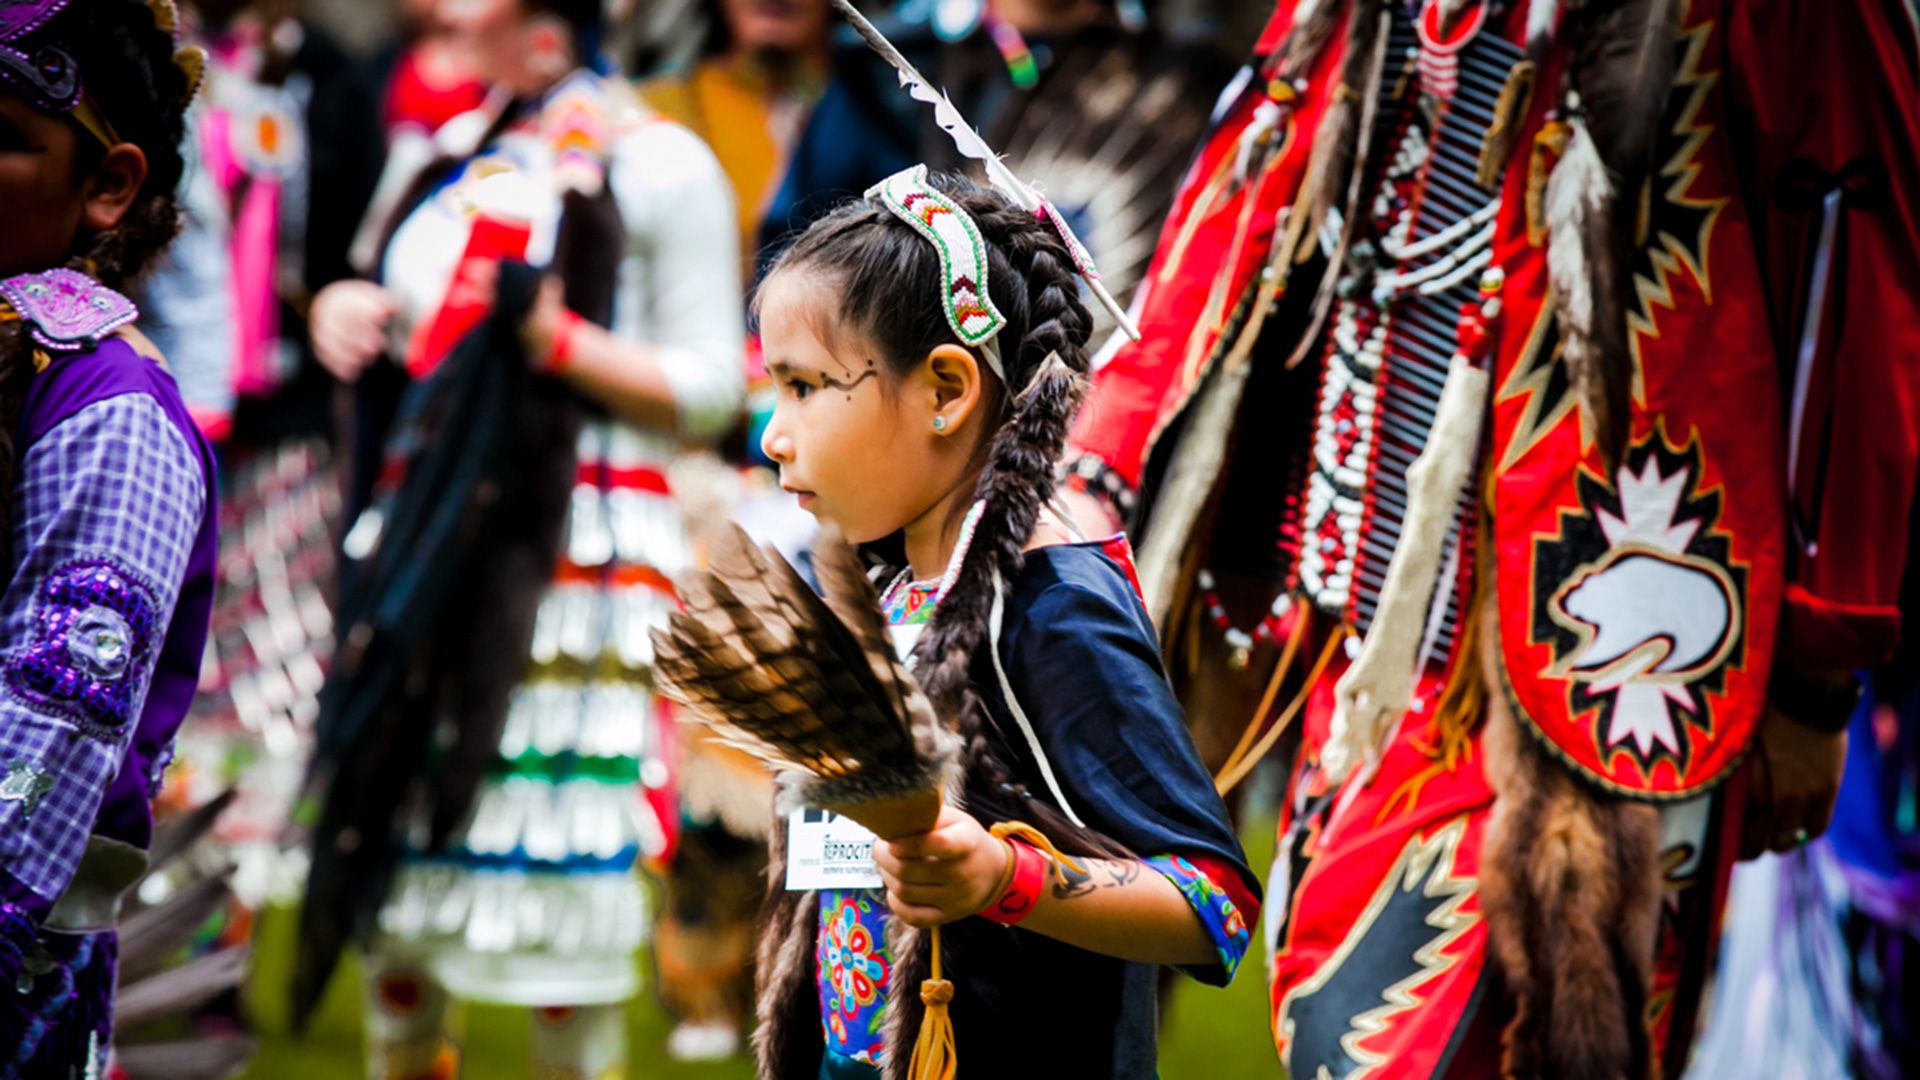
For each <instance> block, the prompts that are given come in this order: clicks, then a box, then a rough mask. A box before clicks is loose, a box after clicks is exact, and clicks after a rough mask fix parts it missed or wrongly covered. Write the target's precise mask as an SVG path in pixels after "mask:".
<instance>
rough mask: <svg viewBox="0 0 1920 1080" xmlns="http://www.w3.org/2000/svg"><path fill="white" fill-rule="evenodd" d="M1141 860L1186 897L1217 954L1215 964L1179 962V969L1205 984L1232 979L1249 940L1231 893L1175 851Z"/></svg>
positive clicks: (1220, 982) (1220, 984) (1243, 916)
mask: <svg viewBox="0 0 1920 1080" xmlns="http://www.w3.org/2000/svg"><path fill="white" fill-rule="evenodd" d="M1141 861H1142V862H1144V863H1146V865H1147V868H1148V869H1150V870H1153V871H1155V872H1157V873H1159V874H1160V875H1161V876H1163V877H1165V878H1166V879H1167V880H1168V881H1171V882H1173V884H1174V887H1175V888H1177V889H1179V890H1180V895H1181V896H1184V897H1186V898H1187V903H1188V904H1191V905H1192V906H1193V912H1194V914H1195V915H1198V916H1199V917H1200V924H1201V925H1202V926H1205V927H1206V929H1207V936H1208V937H1210V938H1212V939H1213V947H1214V951H1215V952H1217V953H1219V955H1220V966H1219V967H1218V968H1214V967H1212V966H1204V967H1202V966H1183V967H1182V968H1181V969H1180V970H1182V971H1184V972H1186V973H1187V974H1188V975H1191V976H1193V977H1194V978H1195V979H1198V980H1199V981H1201V982H1203V983H1207V984H1209V985H1214V986H1225V985H1227V984H1228V983H1230V982H1232V981H1233V973H1234V972H1235V971H1236V970H1238V969H1239V967H1240V959H1241V957H1243V956H1245V955H1246V954H1247V944H1248V943H1249V942H1250V941H1251V940H1252V935H1251V933H1249V931H1248V929H1247V921H1246V916H1245V915H1244V914H1242V912H1241V911H1240V907H1239V905H1237V904H1235V903H1234V902H1233V897H1231V896H1229V895H1228V894H1227V891H1226V890H1225V889H1223V888H1221V887H1220V886H1219V885H1217V884H1215V883H1214V881H1213V879H1212V878H1210V877H1208V876H1207V875H1206V873H1205V872H1203V871H1202V870H1201V869H1200V868H1199V867H1197V866H1195V865H1194V864H1193V863H1192V862H1190V861H1189V860H1187V859H1184V858H1182V857H1180V856H1178V855H1155V856H1154V857H1152V858H1150V859H1142V860H1141Z"/></svg>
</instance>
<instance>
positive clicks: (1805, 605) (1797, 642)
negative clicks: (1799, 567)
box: [1780, 585, 1900, 669]
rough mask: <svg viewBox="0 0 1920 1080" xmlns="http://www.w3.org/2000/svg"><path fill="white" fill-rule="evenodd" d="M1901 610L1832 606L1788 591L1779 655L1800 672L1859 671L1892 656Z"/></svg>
mask: <svg viewBox="0 0 1920 1080" xmlns="http://www.w3.org/2000/svg"><path fill="white" fill-rule="evenodd" d="M1899 640H1900V609H1899V608H1898V607H1896V606H1893V605H1889V604H1837V603H1834V602H1832V601H1829V600H1825V599H1823V598H1821V597H1819V596H1817V595H1815V594H1814V593H1813V592H1812V591H1811V590H1809V589H1807V588H1806V587H1805V586H1803V585H1789V586H1787V604H1786V609H1785V611H1784V613H1783V617H1782V620H1781V625H1780V655H1781V656H1782V657H1784V658H1789V659H1791V660H1792V662H1793V663H1795V664H1797V665H1799V666H1800V667H1802V668H1807V669H1813V668H1849V669H1852V668H1862V667H1870V666H1872V665H1874V664H1878V663H1880V662H1881V661H1883V660H1886V659H1887V658H1888V657H1891V656H1892V655H1893V648H1894V646H1895V645H1896V644H1898V643H1899Z"/></svg>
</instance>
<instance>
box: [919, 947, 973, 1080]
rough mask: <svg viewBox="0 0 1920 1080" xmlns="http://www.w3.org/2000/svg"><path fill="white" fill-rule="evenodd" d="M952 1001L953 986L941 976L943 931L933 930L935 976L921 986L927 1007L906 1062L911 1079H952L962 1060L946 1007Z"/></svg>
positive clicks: (923, 1001)
mask: <svg viewBox="0 0 1920 1080" xmlns="http://www.w3.org/2000/svg"><path fill="white" fill-rule="evenodd" d="M952 1001H953V983H951V982H948V981H947V980H946V979H945V978H942V977H941V973H940V928H939V927H937V926H936V927H934V928H933V977H932V978H929V979H926V980H924V981H923V982H921V984H920V1002H921V1004H923V1005H925V1006H926V1007H927V1012H926V1015H925V1016H923V1017H921V1019H920V1034H919V1036H918V1037H917V1038H915V1039H914V1040H913V1057H912V1059H910V1060H909V1061H908V1062H907V1075H908V1076H909V1077H911V1078H912V1080H953V1078H954V1076H955V1075H956V1074H957V1073H958V1072H959V1069H960V1059H959V1054H958V1052H957V1049H956V1044H955V1042H954V1038H953V1017H952V1016H951V1015H949V1014H948V1012H947V1005H948V1004H949V1003H950V1002H952Z"/></svg>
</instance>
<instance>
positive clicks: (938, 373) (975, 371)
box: [920, 345, 986, 435]
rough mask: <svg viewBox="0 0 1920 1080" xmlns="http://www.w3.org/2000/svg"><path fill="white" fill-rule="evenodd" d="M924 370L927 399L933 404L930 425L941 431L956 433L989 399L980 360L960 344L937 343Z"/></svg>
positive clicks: (921, 369) (923, 366)
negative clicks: (982, 402) (982, 380)
mask: <svg viewBox="0 0 1920 1080" xmlns="http://www.w3.org/2000/svg"><path fill="white" fill-rule="evenodd" d="M920 372H921V375H922V376H923V378H924V380H925V382H926V386H925V387H924V389H925V391H926V394H925V398H924V400H926V401H928V402H929V403H930V404H931V406H932V413H931V416H930V417H929V419H928V423H929V425H930V426H931V427H932V429H933V431H935V432H936V433H938V434H940V435H953V434H955V433H956V432H958V431H959V430H960V429H961V428H963V427H965V426H966V424H967V421H968V420H969V419H971V418H972V417H973V415H974V413H975V412H976V411H977V410H978V409H979V407H980V403H981V401H983V400H984V399H985V391H986V387H985V386H984V385H983V384H982V382H981V374H980V361H979V360H977V359H975V358H974V355H973V353H972V352H971V351H969V350H967V349H963V348H961V347H960V346H958V345H937V346H935V347H934V349H933V351H932V352H930V353H928V354H927V360H926V363H924V364H922V365H921V367H920Z"/></svg>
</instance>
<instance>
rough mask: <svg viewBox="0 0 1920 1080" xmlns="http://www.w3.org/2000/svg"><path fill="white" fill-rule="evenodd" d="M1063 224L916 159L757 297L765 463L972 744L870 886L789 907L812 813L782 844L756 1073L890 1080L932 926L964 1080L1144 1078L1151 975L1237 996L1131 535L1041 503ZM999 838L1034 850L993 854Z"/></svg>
mask: <svg viewBox="0 0 1920 1080" xmlns="http://www.w3.org/2000/svg"><path fill="white" fill-rule="evenodd" d="M1054 220H1055V219H1050V218H1049V217H1048V216H1046V215H1044V214H1042V215H1036V214H1035V213H1033V212H1031V211H1028V210H1024V209H1021V208H1019V207H1016V206H1015V205H1013V204H1012V202H1011V201H1010V200H1009V199H1007V198H1006V197H1003V196H1001V195H1000V194H997V193H993V192H989V191H985V190H982V189H980V188H977V187H975V186H974V185H972V184H971V183H969V182H967V181H965V180H959V179H944V178H932V177H929V176H928V174H927V170H926V168H925V166H916V167H914V168H912V169H909V170H906V171H904V172H901V173H898V174H896V175H894V176H892V177H890V178H888V179H887V180H885V181H883V182H882V183H880V184H878V185H876V186H875V187H874V188H873V189H872V190H871V191H870V192H868V195H867V197H866V198H865V199H863V200H859V201H856V202H853V203H850V204H848V205H846V206H844V207H842V208H841V209H840V210H838V211H837V212H835V213H833V214H832V215H830V216H828V217H827V218H825V219H823V220H821V221H820V222H819V223H817V224H815V225H814V226H812V227H811V228H810V229H808V231H807V232H806V233H804V234H803V235H802V236H801V237H800V238H799V240H798V241H797V242H796V243H795V244H794V245H793V246H792V248H790V249H789V250H788V251H787V252H786V253H785V254H784V255H783V256H782V257H781V259H780V260H779V262H778V263H777V264H776V266H775V267H774V269H773V270H772V271H771V273H770V275H769V276H768V278H767V279H766V281H765V282H764V283H763V285H762V287H761V291H760V293H759V299H758V306H759V315H760V329H761V334H762V340H763V342H764V344H765V349H766V358H767V361H768V369H769V371H770V373H771V374H772V375H773V376H774V378H775V379H776V381H777V383H778V385H779V388H780V397H779V404H778V406H777V407H776V409H775V411H774V414H773V417H772V419H771V422H770V423H769V425H768V427H767V429H766V433H765V436H764V438H763V440H762V446H763V448H764V450H765V451H766V453H767V455H768V456H769V457H770V458H772V459H773V460H774V461H775V462H777V463H778V464H779V466H780V472H781V483H782V486H783V487H785V488H787V489H788V490H790V491H794V492H796V493H798V495H799V498H800V501H801V504H802V505H803V506H804V507H805V508H806V509H808V510H809V511H810V512H812V513H813V514H814V515H815V516H816V517H817V518H819V519H821V520H822V521H823V522H826V523H830V524H831V525H833V526H836V527H837V528H838V529H839V530H840V531H841V532H842V533H844V534H845V536H846V537H847V538H848V540H849V541H851V542H853V543H856V544H868V545H875V548H876V550H879V549H887V550H890V551H891V552H893V553H894V561H896V562H897V563H898V564H899V569H898V573H897V575H896V576H895V577H894V578H893V582H892V585H891V586H890V587H889V588H888V589H887V590H886V592H885V594H884V597H883V599H882V607H883V609H884V611H885V613H886V615H887V618H888V621H889V623H890V624H891V625H892V627H893V629H894V633H895V636H896V641H897V643H899V644H903V645H905V644H907V643H912V644H911V647H912V650H913V651H912V656H913V657H914V658H916V662H917V667H916V674H917V676H918V679H919V682H920V684H921V685H922V686H923V687H924V688H925V689H926V691H927V693H928V696H929V697H930V699H931V700H932V701H933V702H934V704H935V707H936V708H937V710H938V711H939V712H940V713H941V715H942V717H943V718H944V719H947V720H949V721H950V722H951V723H952V724H953V725H954V728H955V730H956V731H957V732H958V734H959V735H960V737H961V739H962V741H963V744H964V747H965V749H964V751H963V753H962V757H963V763H962V764H963V774H964V781H963V791H962V794H961V797H960V798H959V799H958V800H957V801H953V802H952V804H951V805H949V806H947V807H945V808H944V809H943V810H942V811H941V814H940V817H939V820H938V823H937V824H936V826H935V827H934V828H933V829H932V830H931V831H930V832H926V833H924V834H922V835H918V836H913V837H909V838H905V839H898V840H895V841H893V842H891V843H888V842H878V843H875V845H874V849H873V861H874V864H875V868H876V871H877V882H878V885H877V887H874V888H837V887H836V888H826V889H820V890H807V889H802V888H798V887H794V888H789V887H787V886H788V880H789V879H788V878H786V877H785V875H784V874H783V871H782V866H783V864H784V862H785V854H786V847H787V844H788V843H789V832H788V830H789V829H790V828H791V829H797V828H801V827H802V821H800V820H794V821H790V822H782V823H778V824H780V825H781V826H782V827H780V828H776V830H775V845H774V848H775V849H774V856H775V864H776V865H775V872H774V875H773V878H772V882H773V883H772V886H771V888H772V892H771V894H770V911H769V917H768V918H767V920H766V921H765V923H764V925H763V928H762V936H761V941H760V946H759V956H760V967H759V978H760V990H759V1019H760V1029H759V1031H758V1033H757V1034H756V1036H755V1043H756V1050H757V1052H758V1058H759V1068H760V1074H761V1075H762V1076H766V1077H813V1076H820V1077H835V1078H838V1077H862V1078H867V1077H876V1078H877V1077H882V1076H885V1077H904V1076H907V1075H908V1069H909V1059H910V1057H911V1056H913V1055H912V1054H911V1051H912V1050H913V1046H912V1044H913V1042H914V1033H915V1032H916V1031H917V1030H919V1028H920V1022H921V1017H922V1013H923V1011H924V1010H923V1004H922V1000H921V993H920V991H919V988H920V985H921V982H922V980H923V979H925V978H926V977H927V976H928V974H929V971H930V970H932V969H934V966H935V965H936V963H937V962H936V961H935V960H934V958H933V957H932V956H931V948H930V945H931V942H932V940H937V939H935V938H934V937H933V935H930V934H927V933H925V932H924V931H925V930H927V929H928V928H932V927H940V928H941V931H942V936H943V937H944V940H945V948H944V951H943V953H942V955H943V957H944V960H945V963H946V970H947V972H948V977H949V978H951V979H952V980H953V988H952V997H951V1002H950V1004H947V1007H948V1008H949V1009H950V1014H951V1020H952V1027H953V1030H954V1032H955V1033H956V1034H957V1039H958V1062H959V1065H960V1069H961V1071H960V1074H959V1075H961V1076H993V1075H998V1076H1084V1077H1093V1076H1114V1077H1151V1076H1153V1075H1154V1057H1155V1049H1154V1032H1155V1019H1154V1018H1155V993H1156V979H1155V972H1154V968H1153V965H1158V964H1165V965H1174V966H1178V967H1180V968H1182V969H1184V970H1186V971H1187V972H1189V973H1190V974H1192V975H1193V976H1194V977H1195V978H1197V979H1199V980H1201V981H1202V982H1206V983H1209V984H1213V985H1224V984H1225V983H1226V982H1227V981H1228V980H1229V979H1231V978H1232V976H1233V972H1234V969H1235V968H1236V966H1237V965H1238V964H1239V962H1240V959H1241V957H1242V955H1243V953H1244V952H1245V950H1246V947H1247V942H1248V926H1249V924H1250V923H1251V922H1252V921H1253V920H1254V918H1255V917H1256V912H1257V908H1258V899H1257V895H1258V885H1257V883H1256V882H1255V880H1254V878H1253V875H1252V874H1251V872H1250V871H1249V870H1248V868H1247V864H1246V859H1245V856H1244V855H1243V853H1242V851H1241V849H1240V845H1239V842H1238V841H1237V840H1236V839H1235V837H1234V834H1233V830H1232V829H1231V827H1230V826H1229V825H1228V823H1227V818H1226V813H1225V811H1224V810H1223V808H1222V806H1221V803H1220V800H1219V798H1218V797H1217V796H1216V795H1215V794H1214V791H1213V785H1212V783H1211V782H1210V780H1209V779H1208V777H1207V774H1206V772H1205V770H1204V769H1203V768H1202V767H1201V765H1200V763H1199V761H1198V760H1197V758H1196V757H1195V755H1194V751H1193V745H1192V743H1191V741H1190V740H1189V738H1188V736H1187V734H1186V729H1185V726H1184V724H1183V721H1182V719H1181V715H1180V711H1179V708H1178V706H1177V705H1176V704H1175V703H1174V700H1173V697H1172V694H1171V692H1170V691H1169V689H1168V685H1167V681H1166V676H1165V673H1164V671H1163V670H1162V667H1161V663H1160V660H1159V652H1158V647H1157V645H1156V644H1155V638H1154V632H1153V629H1152V627H1151V625H1150V624H1149V623H1148V621H1147V618H1146V612H1145V610H1144V609H1143V608H1142V606H1141V603H1140V600H1139V597H1138V596H1137V594H1136V591H1135V588H1134V586H1133V584H1132V576H1131V570H1130V565H1131V564H1130V559H1129V556H1128V555H1127V553H1126V551H1125V547H1124V542H1123V541H1119V540H1118V539H1117V538H1116V539H1115V540H1113V541H1109V542H1106V543H1086V542H1078V541H1076V540H1074V538H1073V537H1072V535H1070V534H1069V533H1068V531H1067V527H1066V526H1065V525H1064V523H1063V521H1062V519H1060V518H1059V517H1057V516H1055V515H1054V513H1053V512H1052V511H1051V510H1049V509H1048V506H1047V503H1048V498H1049V493H1050V492H1051V490H1052V487H1053V483H1054V467H1055V463H1056V461H1057V458H1058V455H1059V453H1060V449H1061V443H1062V440H1063V438H1064V436H1065V430H1066V424H1067V421H1068V418H1069V417H1070V415H1071V413H1072V411H1073V407H1074V404H1075V402H1076V401H1077V399H1078V396H1079V393H1080V387H1081V382H1082V379H1083V377H1084V375H1085V373H1086V369H1087V360H1088V353H1087V348H1086V341H1087V334H1088V329H1089V327H1090V325H1091V320H1090V318H1089V314H1088V311H1087V309H1086V307H1085V306H1084V305H1083V304H1082V303H1081V300H1080V298H1079V291H1078V290H1079V287H1080V282H1079V279H1078V278H1077V277H1076V275H1075V266H1076V259H1075V251H1074V249H1073V248H1071V247H1070V246H1069V243H1070V241H1069V238H1068V235H1067V234H1064V233H1063V231H1062V230H1061V229H1059V228H1058V227H1057V226H1056V225H1055V224H1054V223H1053V222H1054ZM882 580H885V579H884V578H883V579H882ZM801 817H802V819H804V817H805V815H804V814H803V815H801ZM816 817H817V815H816ZM1013 821H1019V822H1024V823H1026V824H1027V825H1030V826H1034V828H1033V829H1031V830H1029V829H1014V830H1012V832H1011V833H1010V836H1012V837H1013V838H1010V839H1004V838H1002V837H1001V836H1000V833H1001V832H1006V831H1008V830H1007V829H1004V828H1003V829H1001V830H996V831H994V832H990V831H989V826H990V825H993V824H995V823H1000V822H1013Z"/></svg>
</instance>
